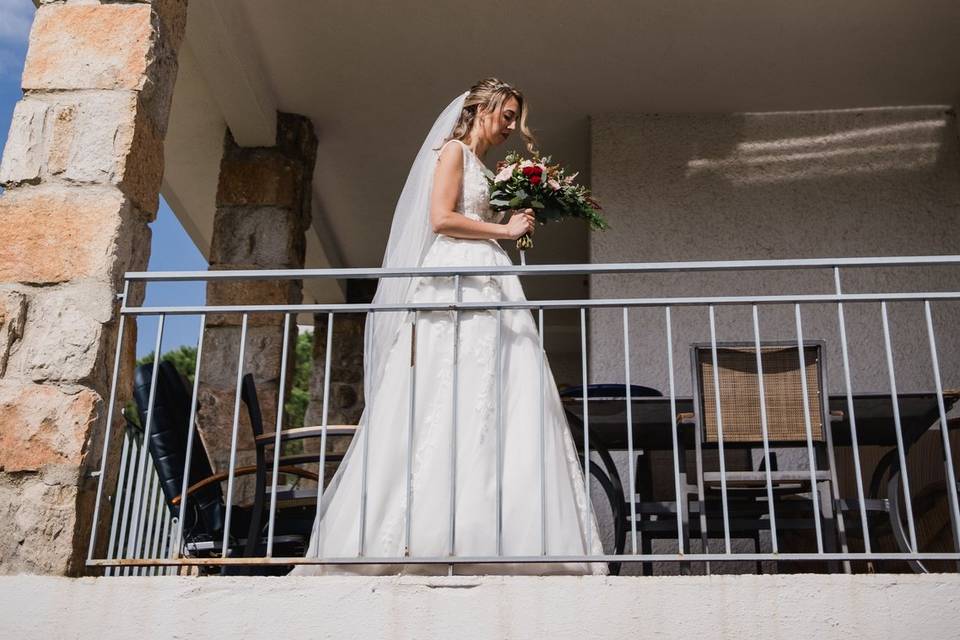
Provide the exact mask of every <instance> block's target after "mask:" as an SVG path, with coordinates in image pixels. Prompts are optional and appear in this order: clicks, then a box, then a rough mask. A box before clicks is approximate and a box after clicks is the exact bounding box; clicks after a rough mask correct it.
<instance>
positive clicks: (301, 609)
mask: <svg viewBox="0 0 960 640" xmlns="http://www.w3.org/2000/svg"><path fill="white" fill-rule="evenodd" d="M958 610H960V576H956V575H926V576H915V575H872V576H871V575H856V576H843V575H833V576H825V575H824V576H816V575H782V576H714V577H710V578H707V577H686V578H676V577H670V578H592V577H580V578H576V577H569V578H565V577H543V578H535V577H507V578H505V577H484V578H473V577H453V578H445V577H444V578H413V577H403V578H401V577H382V578H360V577H324V578H187V577H183V578H176V577H165V578H83V579H68V578H49V577H27V576H20V577H2V578H0V637H3V638H58V639H61V638H62V639H64V640H67V639H70V638H93V637H96V638H98V639H99V640H112V639H117V640H127V639H128V638H131V637H136V638H137V639H138V640H149V639H151V638H191V639H193V640H200V639H202V638H238V639H239V638H330V639H337V640H340V639H342V638H377V639H382V640H388V639H400V638H417V639H420V640H426V639H430V638H443V639H444V640H446V639H448V638H470V639H473V638H477V639H479V638H510V639H518V638H551V639H555V640H562V639H565V638H590V639H591V640H604V639H607V638H611V639H613V638H616V639H618V640H619V639H622V638H658V639H660V638H662V639H664V640H669V639H671V638H677V639H683V640H689V639H690V638H710V639H711V640H713V639H718V640H719V639H727V638H729V639H736V640H742V639H744V638H764V639H769V640H776V639H781V638H782V639H784V640H804V639H806V638H816V639H817V640H830V639H833V638H835V639H838V640H840V639H842V640H849V639H850V638H870V640H908V639H912V638H923V639H924V640H937V639H939V638H955V637H956V635H957V628H958V625H960V614H958Z"/></svg>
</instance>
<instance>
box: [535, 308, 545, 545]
mask: <svg viewBox="0 0 960 640" xmlns="http://www.w3.org/2000/svg"><path fill="white" fill-rule="evenodd" d="M537 320H538V326H539V338H538V339H539V347H540V433H539V436H540V447H539V448H540V457H539V459H538V460H537V463H538V465H539V467H540V470H539V474H538V478H539V487H538V488H539V491H540V555H542V556H545V555H547V488H546V482H547V481H546V476H547V453H546V435H545V433H546V431H545V418H544V413H545V412H546V407H545V403H546V387H545V382H544V376H545V369H546V363H545V362H544V358H545V357H546V352H545V351H544V349H543V308H542V307H541V308H540V309H538V310H537Z"/></svg>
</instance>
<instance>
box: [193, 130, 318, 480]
mask: <svg viewBox="0 0 960 640" xmlns="http://www.w3.org/2000/svg"><path fill="white" fill-rule="evenodd" d="M316 149H317V139H316V136H315V135H314V132H313V126H312V125H311V123H310V121H309V120H308V119H307V118H305V117H303V116H298V115H293V114H284V113H281V114H278V121H277V144H276V146H273V147H267V148H261V147H258V148H243V147H239V146H237V144H236V142H235V141H234V140H233V137H232V135H231V134H230V132H229V131H228V132H227V134H226V140H225V143H224V152H223V160H222V161H221V164H220V181H219V185H218V187H217V211H216V215H215V217H214V228H213V239H212V246H211V249H210V268H211V269H296V268H302V267H303V261H304V252H305V250H306V239H305V233H306V230H307V228H308V227H309V225H310V221H311V213H310V194H311V180H312V176H313V165H314V162H315V159H316ZM301 295H302V294H301V282H299V281H286V282H284V281H268V280H261V281H254V282H219V283H218V282H213V283H210V284H209V285H208V287H207V302H208V304H211V305H220V304H285V303H298V302H300V300H301ZM282 321H283V316H282V315H281V314H267V315H264V314H260V315H250V316H249V320H248V328H247V339H246V348H245V353H244V364H243V367H244V372H245V373H252V374H253V376H254V380H255V382H256V384H257V391H258V394H257V395H258V397H259V400H260V407H261V410H262V412H263V419H264V426H265V429H266V430H269V431H272V430H273V427H274V424H275V420H276V415H277V414H276V410H277V407H276V404H277V392H278V390H279V379H280V360H281V355H282V342H283V324H282ZM240 322H241V318H240V316H239V315H222V316H211V317H209V318H208V319H207V331H206V333H205V335H204V343H203V344H204V346H203V362H202V367H201V372H200V376H201V377H200V380H201V390H202V391H201V396H200V433H201V436H202V438H203V442H204V445H205V446H206V448H207V452H208V454H209V455H210V458H211V462H212V463H213V466H214V467H215V468H216V469H219V470H225V469H227V466H228V463H229V455H230V438H231V430H232V425H233V407H234V397H235V393H236V383H237V361H238V356H239V345H240ZM295 345H296V331H295V329H293V330H291V334H290V345H289V354H290V355H289V359H288V363H289V365H290V368H289V369H288V373H291V372H292V370H293V365H294V361H293V353H294V347H295ZM291 380H292V376H288V382H290V381H291ZM240 418H241V420H240V423H239V427H238V436H239V437H238V451H239V456H238V460H239V462H238V464H249V463H250V462H251V461H252V458H253V452H252V451H251V449H252V447H253V438H252V435H251V430H250V425H249V421H248V420H247V414H246V411H245V410H244V407H243V406H242V405H241V412H240ZM241 485H242V486H249V482H242V483H241ZM245 495H247V490H246V489H244V490H241V491H240V492H239V493H238V496H239V497H241V498H242V497H243V496H245Z"/></svg>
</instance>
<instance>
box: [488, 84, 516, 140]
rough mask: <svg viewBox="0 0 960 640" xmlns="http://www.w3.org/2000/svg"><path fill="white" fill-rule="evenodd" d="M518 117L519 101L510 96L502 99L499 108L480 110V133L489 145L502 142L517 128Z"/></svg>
mask: <svg viewBox="0 0 960 640" xmlns="http://www.w3.org/2000/svg"><path fill="white" fill-rule="evenodd" d="M519 117H520V102H519V101H518V100H517V99H516V98H514V97H513V96H510V97H509V98H507V99H506V100H504V101H503V104H502V105H500V108H499V109H498V110H497V111H495V112H493V113H487V112H486V111H485V110H482V111H481V112H480V118H479V119H480V123H479V124H480V131H479V133H480V135H481V136H482V137H483V138H484V139H485V140H486V141H487V144H488V145H490V146H491V147H492V146H494V145H498V144H503V143H504V142H506V141H507V138H509V137H510V134H511V133H513V131H514V129H516V128H517V118H519Z"/></svg>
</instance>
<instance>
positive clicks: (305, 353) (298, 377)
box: [283, 332, 313, 427]
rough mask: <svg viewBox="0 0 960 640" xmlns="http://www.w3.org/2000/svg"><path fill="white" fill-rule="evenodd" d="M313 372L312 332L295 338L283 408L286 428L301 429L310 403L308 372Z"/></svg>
mask: <svg viewBox="0 0 960 640" xmlns="http://www.w3.org/2000/svg"><path fill="white" fill-rule="evenodd" d="M312 370H313V332H310V333H301V334H300V335H298V336H297V346H296V359H295V364H294V371H293V383H292V384H291V386H290V394H289V396H288V398H287V402H286V404H284V406H283V408H284V410H285V411H286V412H287V426H288V427H302V426H303V417H304V415H305V414H306V413H307V404H309V402H310V372H311V371H312Z"/></svg>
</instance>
